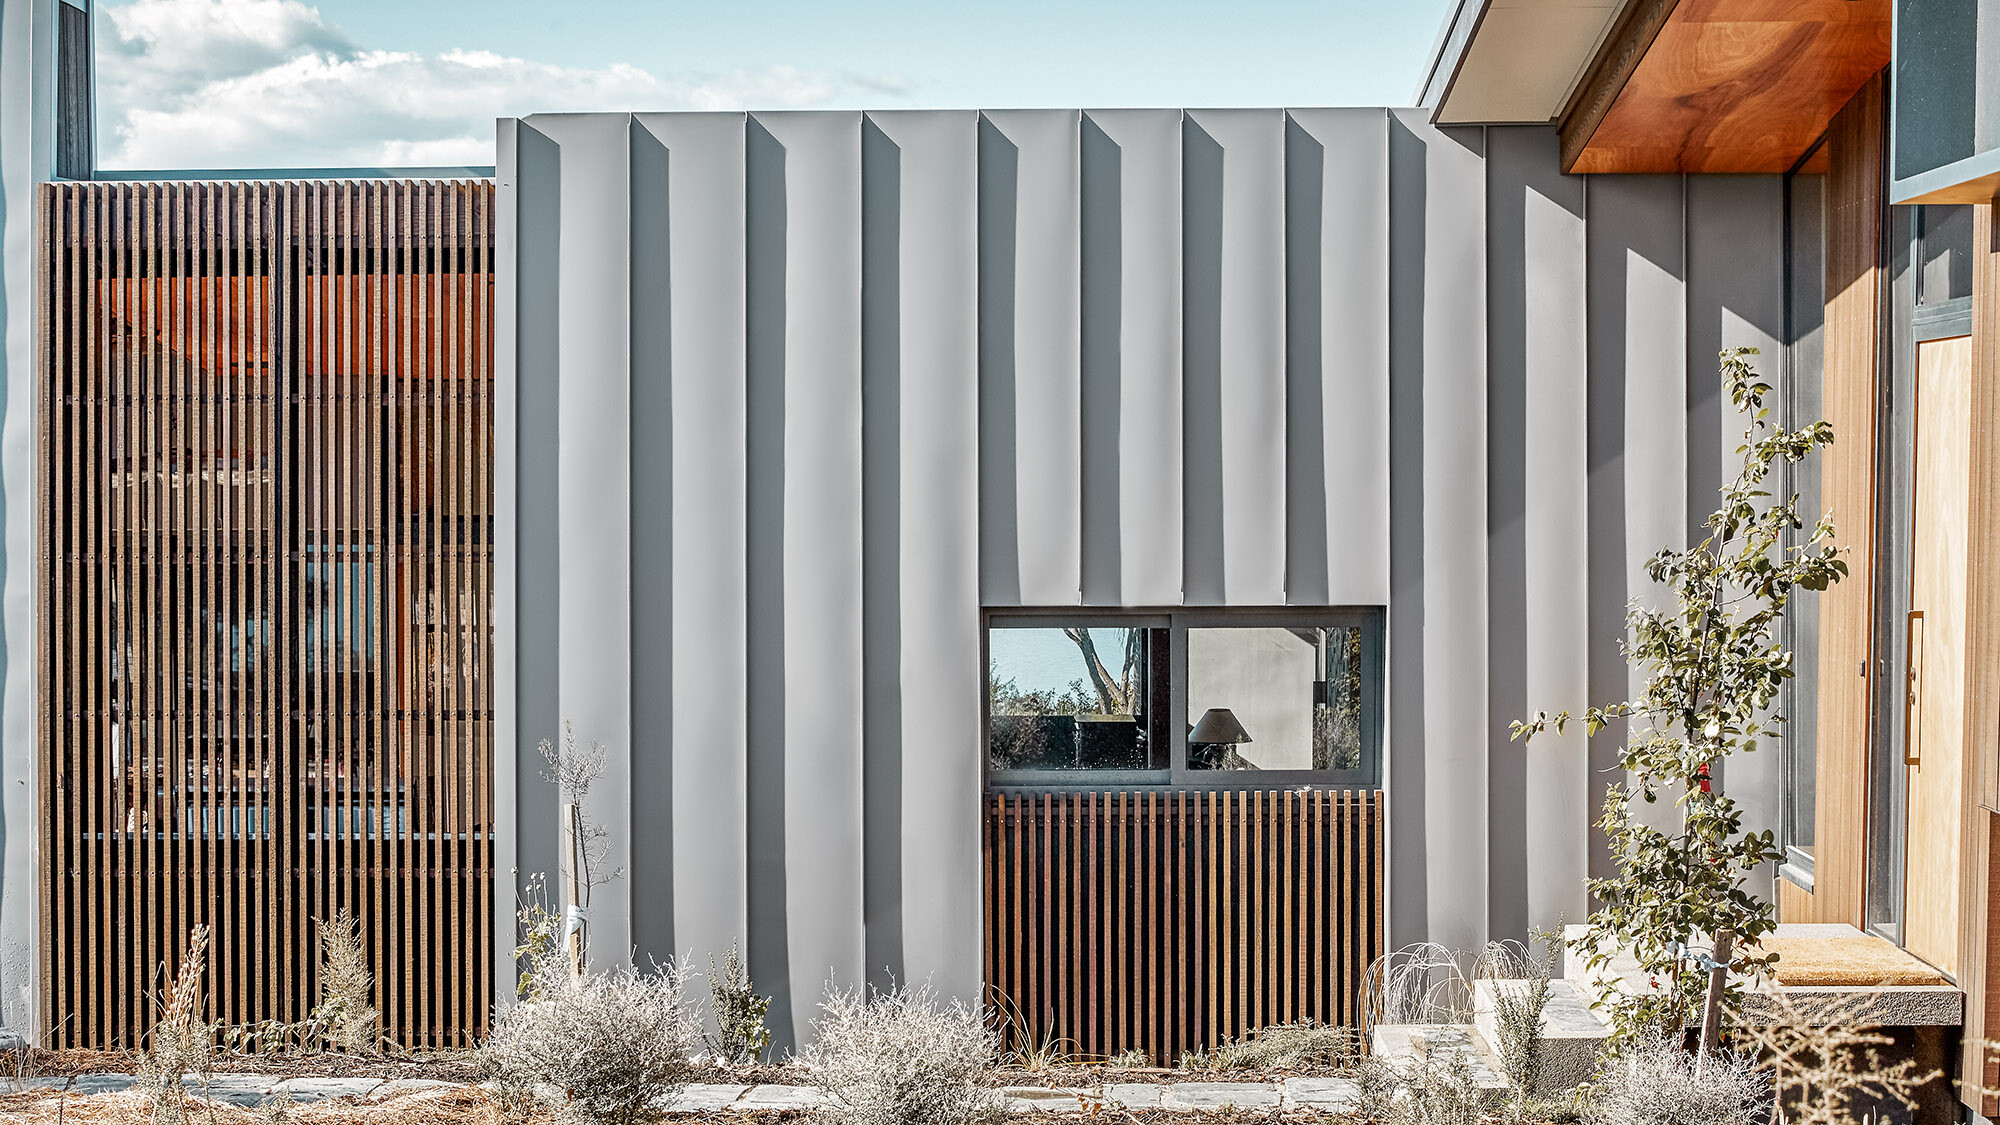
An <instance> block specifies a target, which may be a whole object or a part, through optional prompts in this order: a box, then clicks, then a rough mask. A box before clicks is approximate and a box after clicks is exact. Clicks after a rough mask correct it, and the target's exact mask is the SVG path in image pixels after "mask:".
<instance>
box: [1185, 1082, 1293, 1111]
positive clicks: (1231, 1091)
mask: <svg viewBox="0 0 2000 1125" xmlns="http://www.w3.org/2000/svg"><path fill="white" fill-rule="evenodd" d="M1279 1098H1280V1094H1279V1092H1278V1087H1277V1086H1276V1085H1274V1084H1272V1083H1269V1082H1176V1083H1174V1084H1173V1085H1170V1086H1168V1087H1167V1092H1166V1093H1165V1094H1163V1095H1161V1097H1160V1108H1162V1109H1222V1108H1224V1107H1228V1106H1233V1107H1235V1108H1236V1109H1265V1108H1270V1107H1275V1106H1276V1105H1277V1104H1278V1102H1279Z"/></svg>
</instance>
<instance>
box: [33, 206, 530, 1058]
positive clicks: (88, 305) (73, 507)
mask: <svg viewBox="0 0 2000 1125" xmlns="http://www.w3.org/2000/svg"><path fill="white" fill-rule="evenodd" d="M41 202H42V224H43V226H42V231H43V244H42V262H43V267H44V273H43V279H44V288H43V293H42V316H43V326H44V344H43V353H42V362H43V369H42V376H43V377H42V386H41V402H40V420H39V424H40V446H39V458H40V465H39V472H40V480H41V485H40V487H41V517H40V518H41V543H40V558H41V568H42V569H41V581H40V587H39V588H40V605H39V614H40V616H39V630H40V652H39V654H38V655H39V660H40V676H39V682H40V685H41V688H40V690H41V705H42V716H41V719H42V721H41V740H42V753H43V758H42V767H43V768H42V770H41V778H42V782H41V784H42V793H41V807H42V814H43V823H42V832H43V837H42V845H43V852H42V855H43V871H44V872H45V873H46V875H45V879H44V898H43V906H44V910H43V927H44V932H43V949H44V964H43V972H44V991H43V995H44V997H45V998H46V1000H45V1004H46V1009H47V1010H46V1012H45V1017H46V1023H45V1025H44V1026H45V1027H47V1028H49V1029H50V1032H51V1039H52V1041H53V1042H55V1043H57V1044H62V1045H102V1046H132V1045H134V1044H135V1043H136V1042H137V1040H138V1038H139V1036H140V1035H142V1034H143V1032H144V1029H145V1028H146V1027H147V1025H148V1024H149V1023H150V1020H151V1017H152V1012H151V1004H152V999H151V998H152V997H153V996H154V995H155V994H156V992H157V990H158V988H159V986H160V983H161V979H162V970H163V966H167V965H171V964H173V963H174V962H175V961H176V960H177V959H178V958H179V955H180V951H181V949H182V948H183V946H184V944H185V942H186V940H187V935H188V932H189V930H190V929H191V928H192V927H193V926H194V925H196V924H197V923H202V922H206V923H208V924H209V926H210V927H211V929H212V931H213V934H214V938H213V942H212V945H211V947H210V953H209V958H210V960H209V966H208V968H209V976H208V980H209V988H210V996H211V1001H210V1003H211V1012H210V1014H211V1016H212V1017H213V1018H215V1019H217V1020H220V1021H222V1022H224V1023H226V1024H232V1025H241V1024H246V1023H251V1022H254V1021H259V1020H264V1019H277V1020H286V1021H292V1020H298V1019H301V1018H303V1017H304V1016H305V1015H306V1014H307V1013H308V1012H309V1011H310V1009H311V1008H312V1007H313V1005H314V1004H315V1003H316V1002H317V999H318V997H317V991H316V985H315V980H314V977H315V973H316V969H317V961H318V954H317V950H318V934H317V930H316V922H317V921H318V920H321V919H326V918H329V917H331V916H332V915H333V913H334V912H335V910H337V909H341V908H345V909H346V910H348V911H349V912H351V913H352V915H353V916H354V918H355V919H356V920H357V921H358V922H359V924H360V929H361V933H362V935H363V940H364V944H365V945H366V947H367V949H368V951H369V955H370V957H371V960H372V964H373V967H374V971H375V976H376V1004H377V1006H378V1007H379V1008H380V1009H381V1011H382V1013H383V1023H384V1031H385V1033H386V1034H388V1035H389V1036H390V1037H391V1038H392V1039H395V1040H397V1041H399V1042H402V1043H405V1044H409V1045H449V1044H463V1043H467V1042H469V1041H470V1040H471V1038H472V1037H473V1036H475V1035H476V1034H477V1033H478V1032H480V1031H481V1030H482V1029H483V1028H484V1027H485V1026H486V1023H487V1019H488V1011H489V1006H490V998H491V996H492V995H493V972H494V966H493V957H492V954H491V949H492V940H491V937H492V928H491V926H492V923H491V919H492V916H493V899H492V895H493V879H492V844H491V840H490V837H489V835H488V831H487V829H488V825H489V823H490V821H491V815H492V805H493V794H492V743H493V731H492V701H491V696H490V687H491V683H492V674H491V670H492V646H491V644H490V643H489V640H490V630H491V615H490V613H489V608H490V605H491V599H492V534H491V524H490V521H489V516H490V513H491V512H492V507H493V505H492V491H493V481H492V474H491V468H490V465H491V460H490V456H489V454H490V450H491V449H492V426H493V421H492V419H493V413H492V375H491V371H492V362H491V361H492V343H491V342H492V312H493V288H492V246H493V188H492V185H491V184H490V183H485V182H464V183H458V182H454V183H443V182H368V183H355V182H341V183H332V182H324V183H268V182H267V183H244V184H195V183H143V184H142V183H126V184H112V183H98V184H55V185H49V186H47V187H45V188H44V189H43V195H42V200H41Z"/></svg>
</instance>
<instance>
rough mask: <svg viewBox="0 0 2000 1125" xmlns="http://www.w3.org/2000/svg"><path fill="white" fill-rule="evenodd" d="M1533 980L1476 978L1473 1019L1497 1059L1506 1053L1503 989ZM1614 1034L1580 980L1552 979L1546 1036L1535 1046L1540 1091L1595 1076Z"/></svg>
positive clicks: (1563, 1088) (1520, 988)
mask: <svg viewBox="0 0 2000 1125" xmlns="http://www.w3.org/2000/svg"><path fill="white" fill-rule="evenodd" d="M1528 983H1529V982H1527V981H1524V980H1482V981H1475V982H1474V983H1473V986H1472V1025H1473V1028H1474V1029H1475V1030H1476V1031H1477V1032H1478V1033H1479V1037H1480V1039H1481V1040H1482V1042H1483V1045H1484V1046H1485V1049H1486V1052H1487V1053H1488V1054H1489V1055H1491V1056H1492V1057H1493V1058H1495V1059H1499V1058H1500V1057H1501V1052H1500V1045H1501V1044H1500V1001H1499V997H1500V994H1501V993H1503V992H1513V993H1520V992H1524V991H1526V989H1527V988H1528ZM1610 1036H1611V1028H1610V1026H1609V1025H1607V1024H1606V1023H1605V1022H1604V1021H1603V1020H1602V1019H1600V1018H1599V1017H1598V1015H1597V1013H1596V1012H1594V1011H1592V1010H1591V1008H1590V997H1589V995H1587V994H1585V993H1584V992H1582V991H1581V990H1580V989H1579V988H1578V987H1577V982H1575V981H1572V980H1567V979H1561V980H1552V981H1550V982H1549V1000H1548V1003H1547V1004H1546V1005H1544V1006H1543V1008H1542V1037H1541V1041H1540V1043H1539V1044H1538V1045H1537V1048H1536V1053H1537V1056H1538V1057H1539V1059H1540V1063H1541V1066H1540V1070H1539V1072H1538V1074H1537V1076H1536V1081H1535V1093H1537V1094H1541V1095H1544V1096H1553V1095H1557V1094H1562V1093H1565V1092H1567V1091H1569V1090H1571V1089H1573V1088H1575V1087H1576V1086H1578V1085H1579V1084H1581V1083H1584V1082H1588V1081H1590V1076H1591V1075H1592V1074H1593V1073H1595V1072H1596V1070H1597V1060H1598V1057H1599V1056H1600V1055H1601V1054H1602V1053H1603V1049H1604V1041H1605V1040H1606V1039H1608V1038H1610ZM1503 1073H1504V1068H1503Z"/></svg>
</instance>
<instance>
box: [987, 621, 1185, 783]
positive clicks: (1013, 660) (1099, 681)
mask: <svg viewBox="0 0 2000 1125" xmlns="http://www.w3.org/2000/svg"><path fill="white" fill-rule="evenodd" d="M987 652H988V656H989V658H990V661H991V662H990V663H989V665H988V666H987V673H986V682H987V688H986V695H987V727H986V760H987V764H988V765H989V767H990V768H992V769H994V770H1164V769H1166V768H1168V762H1167V747H1168V746H1169V741H1168V738H1167V737H1166V736H1167V734H1168V730H1167V726H1166V715H1167V711H1168V702H1167V670H1166V664H1167V660H1168V643H1167V630H1165V629H1100V628H1090V629H1085V628H1052V629H1045V628H1034V629H1013V628H995V629H993V630H992V631H991V632H989V633H988V634H987Z"/></svg>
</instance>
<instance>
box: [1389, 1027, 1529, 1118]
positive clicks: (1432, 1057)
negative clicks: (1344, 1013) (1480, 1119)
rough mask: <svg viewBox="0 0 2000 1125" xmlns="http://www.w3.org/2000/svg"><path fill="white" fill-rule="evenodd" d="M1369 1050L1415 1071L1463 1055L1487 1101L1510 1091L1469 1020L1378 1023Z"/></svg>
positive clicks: (1497, 1099)
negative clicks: (1465, 1021)
mask: <svg viewBox="0 0 2000 1125" xmlns="http://www.w3.org/2000/svg"><path fill="white" fill-rule="evenodd" d="M1369 1049H1370V1053H1372V1054H1373V1055H1374V1056H1375V1057H1376V1058H1379V1059H1382V1060H1384V1061H1385V1062H1387V1063H1389V1065H1391V1066H1393V1067H1395V1068H1396V1069H1397V1070H1399V1071H1410V1070H1415V1069H1417V1068H1418V1067H1420V1066H1422V1065H1423V1064H1424V1063H1426V1062H1430V1063H1447V1062H1448V1061H1449V1060H1450V1059H1451V1058H1453V1057H1458V1058H1463V1059H1464V1060H1465V1063H1466V1069H1467V1070H1468V1071H1469V1072H1470V1073H1471V1075H1472V1084H1473V1086H1475V1087H1476V1088H1477V1089H1478V1090H1479V1092H1480V1094H1481V1096H1482V1097H1484V1098H1485V1099H1486V1100H1487V1101H1488V1102H1489V1103H1495V1104H1497V1103H1499V1102H1501V1101H1504V1100H1506V1099H1507V1098H1508V1097H1509V1096H1511V1094H1512V1089H1511V1088H1510V1087H1509V1086H1508V1085H1507V1075H1506V1072H1505V1071H1504V1070H1502V1069H1501V1067H1500V1060H1499V1058H1497V1057H1496V1056H1495V1055H1494V1054H1493V1053H1492V1052H1491V1051H1488V1050H1487V1049H1486V1044H1485V1041H1484V1040H1482V1039H1481V1038H1480V1036H1479V1031H1478V1029H1477V1028H1475V1027H1474V1026H1473V1025H1472V1024H1469V1023H1458V1024H1445V1023H1426V1024H1378V1025H1377V1026H1376V1028H1375V1033H1374V1036H1373V1038H1372V1039H1371V1040H1370V1043H1369Z"/></svg>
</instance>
